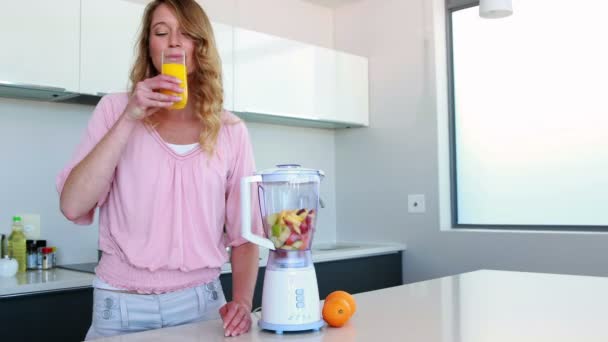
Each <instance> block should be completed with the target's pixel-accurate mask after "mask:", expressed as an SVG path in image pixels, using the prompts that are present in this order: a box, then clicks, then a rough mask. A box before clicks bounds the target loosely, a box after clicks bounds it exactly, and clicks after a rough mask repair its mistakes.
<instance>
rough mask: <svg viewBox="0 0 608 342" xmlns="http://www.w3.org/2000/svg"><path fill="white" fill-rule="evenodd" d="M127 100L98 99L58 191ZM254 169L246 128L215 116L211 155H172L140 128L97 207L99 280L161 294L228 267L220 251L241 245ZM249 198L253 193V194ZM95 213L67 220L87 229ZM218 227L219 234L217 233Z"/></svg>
mask: <svg viewBox="0 0 608 342" xmlns="http://www.w3.org/2000/svg"><path fill="white" fill-rule="evenodd" d="M127 102H128V96H127V94H111V95H107V96H104V97H103V98H102V99H101V101H100V102H99V104H98V105H97V107H96V108H95V111H94V112H93V115H92V117H91V119H90V121H89V124H88V128H87V130H86V132H85V135H84V138H83V140H82V142H81V143H80V145H79V146H78V149H77V151H76V153H75V155H74V157H73V158H72V161H71V162H70V163H69V164H68V165H67V167H66V168H65V169H64V170H63V171H62V172H61V173H60V174H59V175H58V176H57V190H58V191H59V193H61V191H62V189H63V186H64V183H65V181H66V179H67V177H68V175H69V174H70V172H71V170H72V168H74V167H75V166H76V165H77V164H78V163H79V162H80V161H81V160H82V159H84V157H86V155H87V154H88V153H89V152H90V151H91V150H92V149H93V147H95V145H96V144H97V143H98V142H99V141H100V140H101V139H102V138H103V137H104V135H105V134H106V133H107V132H108V131H109V130H110V128H111V127H112V126H113V125H114V123H115V122H116V121H117V120H118V118H119V117H120V115H121V114H122V113H123V111H124V109H125V107H126V105H127ZM254 170H255V163H254V158H253V151H252V148H251V142H250V139H249V134H248V132H247V128H246V127H245V124H244V123H243V122H242V121H241V120H239V119H238V117H236V116H235V115H234V114H232V113H229V112H226V111H225V112H223V113H222V127H221V129H220V132H219V136H218V139H217V143H216V147H215V151H214V154H213V156H211V157H210V156H209V155H208V154H207V153H205V152H203V151H201V149H200V147H196V148H195V149H193V150H192V151H190V152H189V153H187V154H185V155H179V154H177V153H176V152H175V151H173V150H172V149H171V148H170V147H169V146H167V144H166V143H165V142H164V141H163V140H162V138H161V137H160V135H159V134H158V132H157V131H156V130H154V129H153V128H152V127H150V126H149V125H146V124H144V123H143V122H140V123H138V124H137V126H136V127H135V128H134V130H133V132H132V134H131V136H130V137H129V141H128V143H127V145H126V147H125V149H124V151H123V153H122V156H121V158H120V161H119V162H118V165H117V167H116V169H115V171H114V176H113V178H112V179H111V180H110V182H108V186H107V190H106V191H105V192H104V193H103V195H102V196H101V198H99V201H98V202H97V206H98V207H99V208H100V210H99V248H100V249H101V250H102V251H103V256H102V258H101V260H100V262H99V265H98V266H97V269H96V273H97V276H98V277H99V278H101V279H102V280H104V281H105V282H107V283H108V284H110V285H113V286H115V287H118V288H124V289H128V290H134V291H138V292H141V293H163V292H170V291H175V290H179V289H183V288H187V287H192V286H196V285H200V284H202V283H206V282H209V281H211V280H213V279H215V278H217V277H218V276H219V273H220V267H221V266H222V265H223V264H224V263H226V262H227V261H228V254H227V252H226V248H225V247H226V246H238V245H240V244H243V243H245V242H246V240H245V239H243V238H242V237H241V235H240V227H241V213H240V187H239V184H240V179H241V178H242V177H244V176H249V175H251V174H253V172H254ZM252 194H255V191H252ZM254 204H257V199H256V198H255V196H254V195H252V208H254V209H253V210H254V213H252V217H253V221H254V222H252V227H254V232H255V233H257V234H260V235H262V234H263V233H262V232H263V230H262V223H261V217H260V214H259V206H258V205H254ZM94 211H95V209H92V210H91V211H90V212H89V213H88V214H86V215H84V216H82V217H79V218H77V219H75V220H74V222H75V223H77V224H91V223H92V221H93V215H94ZM224 228H225V232H224Z"/></svg>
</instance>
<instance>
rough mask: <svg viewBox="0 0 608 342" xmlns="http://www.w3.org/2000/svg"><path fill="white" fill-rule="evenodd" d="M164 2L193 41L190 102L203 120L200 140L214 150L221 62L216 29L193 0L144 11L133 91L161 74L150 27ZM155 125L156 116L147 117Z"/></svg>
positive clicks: (160, 1) (173, 0)
mask: <svg viewBox="0 0 608 342" xmlns="http://www.w3.org/2000/svg"><path fill="white" fill-rule="evenodd" d="M161 4H165V5H167V6H168V7H169V8H171V9H172V10H173V12H174V13H175V15H176V17H177V19H178V21H179V23H180V26H181V28H182V29H183V30H184V31H185V32H186V33H187V34H188V35H189V36H190V37H192V39H193V40H194V53H193V55H194V56H193V63H194V65H195V66H196V69H195V72H193V73H192V74H190V75H189V76H188V92H189V93H190V98H189V101H192V102H193V103H194V112H195V115H196V116H197V117H198V118H199V119H200V122H201V134H200V137H199V142H200V144H201V147H202V149H203V151H205V152H207V153H208V154H209V155H211V154H212V153H213V150H214V148H215V143H216V141H217V136H218V134H219V131H220V128H221V125H222V121H221V113H222V107H223V102H224V89H223V86H222V64H221V60H220V56H219V52H218V50H217V46H216V44H215V38H214V35H213V28H212V27H211V22H210V21H209V18H208V17H207V14H206V13H205V11H204V10H203V9H202V8H201V6H200V5H198V4H197V3H196V2H195V1H194V0H155V1H153V2H151V3H150V4H148V6H147V7H146V10H145V12H144V16H143V20H142V24H141V28H140V30H141V32H140V34H139V39H138V43H137V45H136V56H137V57H136V59H135V62H134V65H133V68H132V69H131V76H130V79H131V85H132V86H131V92H133V91H134V90H135V85H137V83H138V82H141V81H143V80H145V79H147V78H150V77H154V76H156V75H158V74H159V71H158V70H156V68H155V67H154V64H152V58H151V56H150V50H149V43H150V26H151V25H152V15H153V14H154V10H156V8H158V6H160V5H161ZM146 122H147V123H149V124H154V117H153V116H152V117H149V118H147V120H146Z"/></svg>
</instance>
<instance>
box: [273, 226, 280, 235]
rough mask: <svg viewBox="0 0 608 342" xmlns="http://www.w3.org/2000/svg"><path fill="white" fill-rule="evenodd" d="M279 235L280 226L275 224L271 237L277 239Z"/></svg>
mask: <svg viewBox="0 0 608 342" xmlns="http://www.w3.org/2000/svg"><path fill="white" fill-rule="evenodd" d="M280 235H281V225H280V224H275V225H273V226H272V236H276V237H279V236H280Z"/></svg>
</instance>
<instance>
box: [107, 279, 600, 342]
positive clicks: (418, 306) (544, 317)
mask: <svg viewBox="0 0 608 342" xmlns="http://www.w3.org/2000/svg"><path fill="white" fill-rule="evenodd" d="M355 299H356V301H357V313H356V314H355V315H354V316H353V317H352V318H351V320H350V321H349V322H348V323H347V324H346V325H345V326H343V327H342V328H330V327H324V328H322V329H321V331H320V332H310V333H298V334H285V335H275V334H273V333H270V332H265V331H261V330H260V329H259V328H258V327H257V318H256V316H255V315H254V316H253V321H254V327H253V328H252V330H251V331H250V332H249V333H247V334H244V335H241V336H238V337H226V338H225V337H224V336H223V329H222V322H221V321H220V320H213V321H207V322H200V323H195V324H188V325H183V326H179V327H173V328H164V329H159V330H151V331H146V332H142V333H135V334H129V335H123V336H117V337H113V338H105V339H100V340H98V341H100V342H101V341H103V342H119V341H120V342H143V341H146V342H147V341H155V342H164V341H167V342H169V341H180V342H200V341H231V342H232V341H234V342H243V341H301V342H307V341H310V342H313V341H314V342H317V341H323V342H332V341H336V342H349V341H412V342H513V341H517V342H544V341H547V342H566V341H567V342H573V341H585V342H600V341H602V342H605V341H608V324H606V321H607V319H608V314H607V313H606V303H608V278H602V277H584V276H570V275H557V274H541V273H525V272H506V271H476V272H471V273H465V274H461V275H456V276H451V277H446V278H440V279H434V280H429V281H424V282H420V283H414V284H409V285H402V286H396V287H392V288H388V289H383V290H378V291H371V292H365V293H360V294H356V295H355Z"/></svg>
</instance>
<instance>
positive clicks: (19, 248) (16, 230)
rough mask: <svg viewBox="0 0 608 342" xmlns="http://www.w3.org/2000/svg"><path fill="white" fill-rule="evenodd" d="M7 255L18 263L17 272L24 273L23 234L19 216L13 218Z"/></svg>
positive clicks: (24, 251) (24, 252)
mask: <svg viewBox="0 0 608 342" xmlns="http://www.w3.org/2000/svg"><path fill="white" fill-rule="evenodd" d="M8 253H9V256H10V257H11V258H13V259H15V260H17V263H19V272H25V269H26V268H27V259H26V247H25V234H24V233H23V224H22V223H21V217H20V216H13V229H12V232H11V235H10V236H9V238H8Z"/></svg>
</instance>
